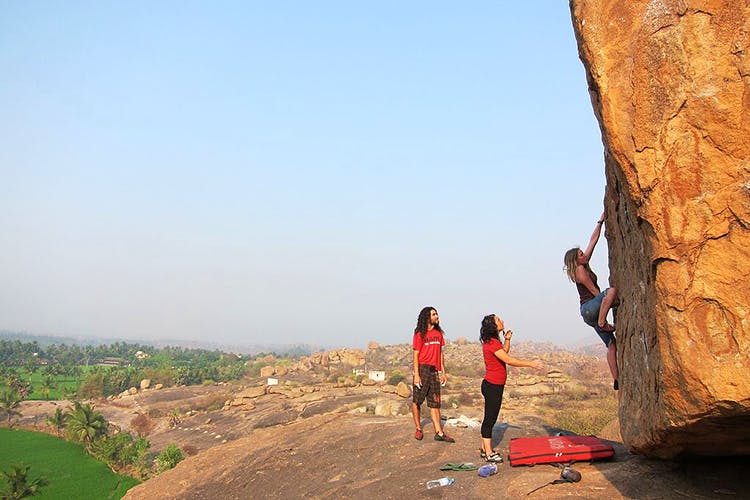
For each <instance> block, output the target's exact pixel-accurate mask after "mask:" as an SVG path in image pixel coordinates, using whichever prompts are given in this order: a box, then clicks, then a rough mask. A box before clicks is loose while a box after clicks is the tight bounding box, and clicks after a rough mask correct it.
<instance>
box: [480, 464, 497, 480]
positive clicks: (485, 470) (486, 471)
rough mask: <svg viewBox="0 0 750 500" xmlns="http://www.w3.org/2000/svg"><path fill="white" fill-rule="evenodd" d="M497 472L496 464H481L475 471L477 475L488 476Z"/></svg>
mask: <svg viewBox="0 0 750 500" xmlns="http://www.w3.org/2000/svg"><path fill="white" fill-rule="evenodd" d="M496 473H497V464H487V465H483V466H481V467H480V468H479V470H478V471H477V475H478V476H479V477H490V476H491V475H492V474H496Z"/></svg>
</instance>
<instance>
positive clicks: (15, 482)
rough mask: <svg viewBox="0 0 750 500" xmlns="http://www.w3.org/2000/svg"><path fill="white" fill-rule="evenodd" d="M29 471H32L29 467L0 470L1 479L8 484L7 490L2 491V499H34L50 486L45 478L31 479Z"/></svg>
mask: <svg viewBox="0 0 750 500" xmlns="http://www.w3.org/2000/svg"><path fill="white" fill-rule="evenodd" d="M29 469H31V466H29V465H27V466H22V465H12V466H11V467H10V469H8V470H4V471H3V470H0V478H2V479H4V480H5V483H6V484H5V488H3V489H2V490H0V498H2V499H6V498H8V499H10V498H26V497H33V496H34V495H37V494H39V493H40V492H41V489H42V487H43V486H47V485H48V484H49V482H48V481H47V480H46V479H45V478H43V477H38V478H36V479H31V478H30V476H29Z"/></svg>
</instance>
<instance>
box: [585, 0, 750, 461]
mask: <svg viewBox="0 0 750 500" xmlns="http://www.w3.org/2000/svg"><path fill="white" fill-rule="evenodd" d="M571 11H572V14H573V25H574V29H575V33H576V38H577V40H578V47H579V53H580V56H581V59H582V61H583V63H584V66H585V68H586V73H587V77H588V84H589V90H590V94H591V99H592V103H593V107H594V112H595V114H596V116H597V118H598V120H599V124H600V128H601V131H602V139H603V143H604V158H605V171H606V177H607V188H606V198H605V206H606V210H607V218H606V237H607V240H608V243H609V253H610V254H609V260H610V274H611V279H612V282H613V284H614V285H616V286H617V288H618V290H619V293H620V296H621V300H622V302H621V306H620V307H619V310H618V312H617V319H616V321H617V342H618V346H617V347H618V352H617V354H618V358H619V365H620V388H621V390H620V411H619V416H620V422H621V424H620V425H621V432H622V437H623V439H624V441H625V443H626V444H627V445H628V447H629V448H630V449H631V450H633V451H636V452H640V453H643V454H646V455H651V456H656V457H665V458H666V457H674V456H679V455H736V454H750V425H748V422H750V377H748V374H749V373H750V336H749V335H748V333H749V332H750V323H749V322H750V314H749V313H750V280H748V276H749V275H750V232H749V231H748V229H749V228H750V160H749V158H750V58H749V57H748V52H749V51H750V6H748V3H747V1H746V0H725V1H723V2H717V1H708V2H707V1H698V0H650V1H646V0H629V1H626V2H624V1H622V0H600V1H596V2H594V1H587V0H571ZM592 220H593V218H592Z"/></svg>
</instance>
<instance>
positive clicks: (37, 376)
mask: <svg viewBox="0 0 750 500" xmlns="http://www.w3.org/2000/svg"><path fill="white" fill-rule="evenodd" d="M93 368H94V367H93V366H82V367H81V369H82V370H83V373H82V374H81V375H80V376H79V377H68V376H65V375H55V376H53V377H52V378H53V379H54V380H55V387H54V388H53V389H51V390H50V391H49V394H46V393H45V392H44V391H43V390H42V386H43V384H42V381H43V380H44V378H45V377H46V376H45V375H43V374H42V373H41V372H39V371H37V372H34V373H29V372H27V371H26V370H23V369H20V370H15V372H16V373H17V374H18V375H20V376H21V378H22V379H23V380H26V381H29V382H31V386H32V387H33V390H32V391H31V393H30V394H29V395H28V396H27V397H26V398H24V399H26V400H28V401H31V400H45V399H49V400H58V399H66V397H65V389H68V390H70V391H75V390H76V389H78V386H79V385H81V382H83V381H84V380H86V375H87V374H88V372H89V371H91V370H92V369H93ZM6 390H8V386H7V385H6V384H5V380H2V379H0V392H2V391H6Z"/></svg>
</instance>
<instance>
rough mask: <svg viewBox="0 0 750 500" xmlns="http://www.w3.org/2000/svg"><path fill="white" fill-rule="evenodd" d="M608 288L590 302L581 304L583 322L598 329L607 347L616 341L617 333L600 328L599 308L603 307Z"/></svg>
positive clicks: (597, 331)
mask: <svg viewBox="0 0 750 500" xmlns="http://www.w3.org/2000/svg"><path fill="white" fill-rule="evenodd" d="M608 290H609V288H607V289H606V290H604V291H603V292H602V293H600V294H599V295H597V296H596V297H594V298H593V299H591V300H589V301H588V302H584V303H583V304H581V317H582V318H583V322H584V323H586V324H587V325H589V326H590V327H591V328H593V329H594V330H596V333H597V335H599V338H600V339H602V342H604V345H606V346H607V347H609V345H610V344H611V343H612V342H614V341H615V334H614V333H612V332H605V331H603V330H602V329H601V328H599V309H600V308H601V307H602V300H603V299H604V296H605V295H607V291H608Z"/></svg>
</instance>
